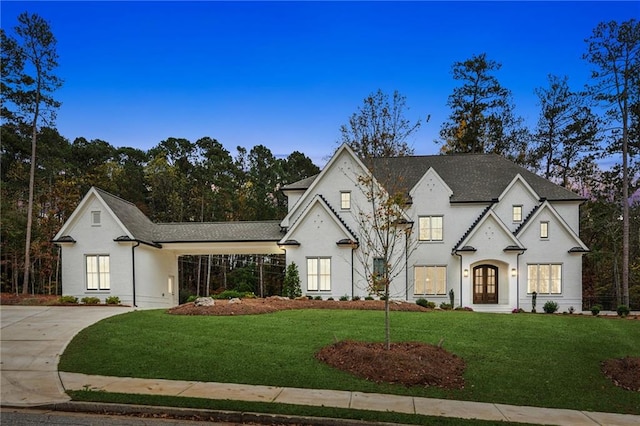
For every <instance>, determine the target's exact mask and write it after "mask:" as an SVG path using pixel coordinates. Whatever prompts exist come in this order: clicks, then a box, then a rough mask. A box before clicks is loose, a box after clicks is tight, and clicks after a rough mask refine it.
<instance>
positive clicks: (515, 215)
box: [511, 205, 522, 223]
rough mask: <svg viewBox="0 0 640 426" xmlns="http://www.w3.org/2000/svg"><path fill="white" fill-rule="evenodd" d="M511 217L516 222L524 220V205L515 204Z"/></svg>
mask: <svg viewBox="0 0 640 426" xmlns="http://www.w3.org/2000/svg"><path fill="white" fill-rule="evenodd" d="M511 217H512V221H513V222H514V223H520V222H522V206H520V205H514V206H513V208H512V213H511Z"/></svg>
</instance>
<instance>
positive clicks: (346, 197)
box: [340, 191, 351, 210]
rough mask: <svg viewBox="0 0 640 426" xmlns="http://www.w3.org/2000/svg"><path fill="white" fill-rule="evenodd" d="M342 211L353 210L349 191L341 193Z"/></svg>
mask: <svg viewBox="0 0 640 426" xmlns="http://www.w3.org/2000/svg"><path fill="white" fill-rule="evenodd" d="M340 209H341V210H350V209H351V192H349V191H342V192H340Z"/></svg>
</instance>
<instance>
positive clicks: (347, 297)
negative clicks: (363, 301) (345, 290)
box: [340, 295, 349, 302]
mask: <svg viewBox="0 0 640 426" xmlns="http://www.w3.org/2000/svg"><path fill="white" fill-rule="evenodd" d="M340 300H341V301H342V302H347V301H349V296H347V295H344V296H340Z"/></svg>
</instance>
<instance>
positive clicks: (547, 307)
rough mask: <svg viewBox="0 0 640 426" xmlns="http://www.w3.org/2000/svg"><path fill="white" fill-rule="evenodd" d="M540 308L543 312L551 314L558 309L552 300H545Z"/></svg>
mask: <svg viewBox="0 0 640 426" xmlns="http://www.w3.org/2000/svg"><path fill="white" fill-rule="evenodd" d="M542 309H543V310H544V311H545V313H547V314H552V313H554V312H555V311H557V310H558V304H557V303H556V302H554V301H553V300H547V301H546V302H545V304H544V306H543V307H542Z"/></svg>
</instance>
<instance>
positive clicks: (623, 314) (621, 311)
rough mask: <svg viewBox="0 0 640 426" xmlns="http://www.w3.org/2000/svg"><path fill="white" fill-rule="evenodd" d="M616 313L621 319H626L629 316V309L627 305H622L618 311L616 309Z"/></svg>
mask: <svg viewBox="0 0 640 426" xmlns="http://www.w3.org/2000/svg"><path fill="white" fill-rule="evenodd" d="M616 312H617V313H618V316H619V317H622V318H624V317H626V316H627V315H629V307H628V306H627V305H620V306H618V309H616Z"/></svg>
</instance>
